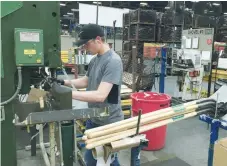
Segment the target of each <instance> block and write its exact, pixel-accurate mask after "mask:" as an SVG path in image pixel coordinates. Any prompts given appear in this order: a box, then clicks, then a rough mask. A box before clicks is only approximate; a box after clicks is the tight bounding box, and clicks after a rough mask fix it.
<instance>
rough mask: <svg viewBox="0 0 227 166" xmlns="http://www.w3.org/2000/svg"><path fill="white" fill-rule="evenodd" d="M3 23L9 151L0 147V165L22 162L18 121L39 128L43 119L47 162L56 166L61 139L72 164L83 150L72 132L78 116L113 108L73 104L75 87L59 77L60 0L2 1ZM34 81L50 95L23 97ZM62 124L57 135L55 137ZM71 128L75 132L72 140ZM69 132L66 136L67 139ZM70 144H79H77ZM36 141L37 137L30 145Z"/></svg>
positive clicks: (65, 159)
mask: <svg viewBox="0 0 227 166" xmlns="http://www.w3.org/2000/svg"><path fill="white" fill-rule="evenodd" d="M1 23H2V24H1V35H2V36H1V48H2V49H1V65H2V66H1V67H2V68H1V89H2V90H1V126H2V130H1V132H2V134H1V140H2V142H1V145H2V146H1V151H2V152H4V153H1V158H2V160H1V165H3V166H6V165H7V166H16V165H17V157H16V133H15V132H16V130H15V125H16V126H28V127H29V128H35V126H36V124H40V125H39V129H38V130H39V141H40V144H39V147H40V148H41V150H42V154H43V158H44V161H45V164H46V165H51V166H55V163H56V161H55V146H56V144H57V145H58V147H59V148H60V154H61V164H64V163H65V165H67V166H70V165H72V164H73V161H76V162H77V156H78V155H77V153H78V151H77V146H76V140H74V139H76V137H75V138H74V137H73V135H74V134H75V135H76V126H75V124H76V123H74V122H75V121H74V120H76V119H84V118H88V117H102V116H108V112H107V111H108V110H107V109H106V108H103V109H96V108H94V109H79V110H78V109H77V110H75V109H72V90H71V89H69V88H63V87H61V86H60V85H58V84H57V83H56V82H55V81H54V80H56V79H55V78H56V69H57V68H61V67H62V62H61V56H60V51H61V48H60V4H59V2H39V1H37V2H32V1H30V2H28V1H26V2H20V1H18V2H10V1H5V2H1ZM31 87H33V88H35V89H42V90H41V91H42V92H46V93H47V94H48V95H46V96H45V97H39V98H38V101H36V100H35V101H33V102H29V103H28V102H21V100H20V97H19V96H20V95H25V94H29V92H30V90H31ZM19 108H21V110H19ZM25 112H26V114H25ZM15 113H16V114H15ZM22 114H23V115H22ZM45 124H48V126H49V135H50V143H48V144H49V145H50V149H51V150H50V158H48V156H47V153H46V151H45V144H44V143H43V127H44V125H45ZM57 124H58V125H57ZM36 127H37V126H36ZM57 128H58V129H59V131H58V132H59V137H57V138H56V139H58V141H56V140H55V137H56V136H55V132H56V129H57ZM61 129H62V133H61ZM69 134H72V138H71V140H69ZM66 137H67V141H64V140H65V138H66ZM32 142H33V141H32ZM56 142H57V143H56ZM65 143H66V144H65ZM71 145H75V146H74V148H73V146H71ZM34 146H35V147H36V143H35V145H33V146H32V145H31V149H34ZM68 146H70V147H71V148H68ZM74 153H75V154H74ZM34 154H35V153H34ZM34 154H33V155H34Z"/></svg>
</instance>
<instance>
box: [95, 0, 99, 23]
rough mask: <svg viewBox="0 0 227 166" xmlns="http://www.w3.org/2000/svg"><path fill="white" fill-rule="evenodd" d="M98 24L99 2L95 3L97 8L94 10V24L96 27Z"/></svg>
mask: <svg viewBox="0 0 227 166" xmlns="http://www.w3.org/2000/svg"><path fill="white" fill-rule="evenodd" d="M98 22H99V2H98V1H97V8H96V24H97V25H98Z"/></svg>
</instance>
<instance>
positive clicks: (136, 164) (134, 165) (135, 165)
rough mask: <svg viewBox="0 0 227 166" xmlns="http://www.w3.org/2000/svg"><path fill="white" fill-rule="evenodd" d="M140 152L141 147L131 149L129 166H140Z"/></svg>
mask: <svg viewBox="0 0 227 166" xmlns="http://www.w3.org/2000/svg"><path fill="white" fill-rule="evenodd" d="M140 151H141V146H138V147H134V148H132V149H131V166H140Z"/></svg>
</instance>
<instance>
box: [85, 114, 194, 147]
mask: <svg viewBox="0 0 227 166" xmlns="http://www.w3.org/2000/svg"><path fill="white" fill-rule="evenodd" d="M195 115H197V113H196V112H192V113H189V114H185V115H184V116H183V117H181V118H178V119H173V118H171V119H167V120H163V121H159V122H156V123H151V124H148V125H145V126H141V127H140V130H139V132H140V133H141V132H145V131H148V130H151V129H154V128H157V127H160V126H163V125H167V124H170V123H174V122H177V121H180V120H183V119H187V118H190V117H193V116H195ZM135 133H136V128H134V129H130V130H128V131H123V132H119V133H118V135H117V136H113V137H111V138H108V139H104V140H101V141H97V142H93V143H91V144H87V145H86V148H87V149H92V148H94V147H97V146H101V145H105V144H108V143H111V142H113V141H117V140H120V139H123V138H126V137H129V136H132V135H134V134H135Z"/></svg>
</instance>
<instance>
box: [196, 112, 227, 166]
mask: <svg viewBox="0 0 227 166" xmlns="http://www.w3.org/2000/svg"><path fill="white" fill-rule="evenodd" d="M199 119H200V120H201V121H203V122H206V123H208V124H210V125H211V129H210V146H209V152H208V166H213V157H214V144H215V142H216V141H217V140H218V134H219V128H221V129H223V130H227V126H226V125H225V126H224V125H223V124H222V123H226V122H222V121H221V120H219V119H213V118H211V117H209V116H207V115H200V116H199Z"/></svg>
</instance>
